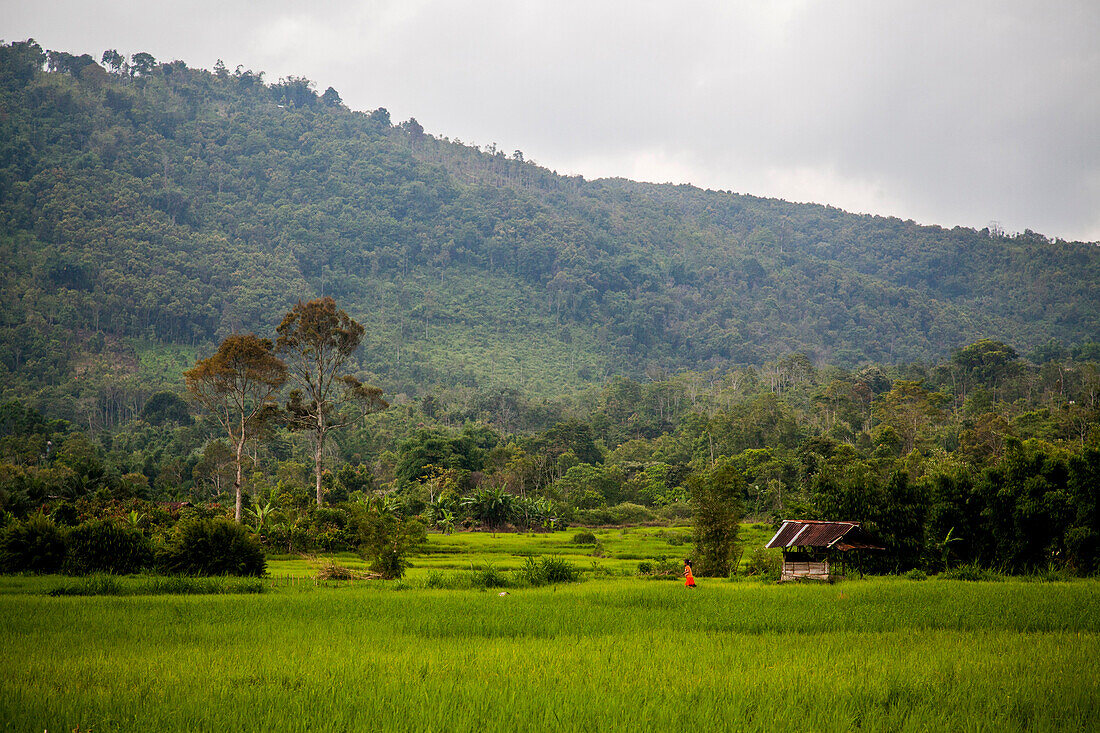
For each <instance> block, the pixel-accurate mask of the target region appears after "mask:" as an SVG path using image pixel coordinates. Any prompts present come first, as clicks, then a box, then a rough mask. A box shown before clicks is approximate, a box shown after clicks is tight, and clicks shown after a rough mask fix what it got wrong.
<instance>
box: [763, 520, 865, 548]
mask: <svg viewBox="0 0 1100 733" xmlns="http://www.w3.org/2000/svg"><path fill="white" fill-rule="evenodd" d="M764 547H766V548H768V549H773V548H777V547H778V548H786V547H819V548H824V549H830V550H842V551H846V550H882V549H885V548H883V546H882V545H880V544H879V543H878V542H876V541H875V539H874V538H873V537H871V535H869V534H867V532H865V531H864V530H863V528H862V527H860V526H859V522H823V521H819V520H815V519H786V520H784V521H783V524H782V525H780V527H779V531H778V532H776V533H775V536H774V537H772V538H771V539H770V540H769V541H768V544H766V545H764Z"/></svg>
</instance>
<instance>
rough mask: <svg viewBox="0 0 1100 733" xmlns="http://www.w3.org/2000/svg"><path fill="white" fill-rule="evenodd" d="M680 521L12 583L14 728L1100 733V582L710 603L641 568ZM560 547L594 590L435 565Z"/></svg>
mask: <svg viewBox="0 0 1100 733" xmlns="http://www.w3.org/2000/svg"><path fill="white" fill-rule="evenodd" d="M657 531H658V530H650V529H646V530H641V529H636V530H631V531H628V532H627V533H626V534H625V535H623V534H622V533H621V530H608V531H606V532H605V533H604V534H603V536H602V537H600V536H599V534H600V533H597V535H598V538H599V539H600V544H601V545H602V549H603V554H606V555H607V556H606V557H603V558H594V557H592V556H591V554H590V553H591V552H592V548H591V547H590V546H589V547H576V546H572V544H571V538H572V533H571V532H567V533H559V535H560V536H553V535H540V536H537V537H535V538H530V537H527V536H525V535H497V536H496V537H493V536H492V535H454V536H451V537H447V538H444V537H442V536H433V537H432V538H431V540H432V542H431V544H430V545H429V550H430V552H429V553H427V554H425V555H424V556H422V557H419V558H417V559H416V560H415V567H414V568H413V569H412V570H411V571H410V575H409V578H408V579H407V580H405V581H402V582H400V583H382V582H377V581H373V582H329V583H321V584H315V583H287V582H285V580H286V579H287V578H289V577H292V576H295V575H296V574H298V573H299V572H301V571H305V570H308V569H309V567H310V564H309V561H307V560H299V559H295V560H275V561H273V562H272V563H271V573H272V576H273V579H272V580H269V581H267V582H268V587H267V588H266V589H265V592H263V593H259V594H256V593H232V592H217V593H212V594H188V595H151V594H142V593H140V592H132V593H126V594H120V595H108V596H91V597H89V596H81V597H73V596H61V597H51V596H49V595H47V592H48V591H49V590H50V589H51V588H52V587H54V586H57V585H60V584H61V583H62V581H63V580H64V579H58V578H3V579H0V590H2V591H3V593H2V594H0V664H2V665H3V672H2V673H0V720H2V721H3V728H4V729H5V730H17V731H42V730H50V731H61V730H65V731H71V730H74V729H79V730H81V731H87V730H93V731H107V730H152V729H155V730H169V731H176V730H179V731H183V730H188V731H192V730H196V731H214V730H218V731H224V730H245V731H251V730H256V731H259V730H280V731H305V730H309V731H358V730H416V731H423V730H435V731H465V730H469V731H473V730H488V731H497V730H501V731H503V730H546V729H550V730H592V731H605V730H606V731H621V730H762V731H763V730H777V729H779V730H807V731H809V730H813V731H823V730H851V729H856V728H859V729H861V730H914V731H916V730H998V731H1000V730H1024V729H1027V730H1088V729H1095V728H1096V725H1097V721H1100V692H1098V684H1097V683H1098V673H1097V671H1096V667H1095V661H1094V660H1095V659H1096V658H1097V657H1098V655H1100V582H1097V581H1077V582H1070V583H1031V582H1021V581H1015V580H1009V581H1005V582H998V583H967V582H960V581H948V580H936V579H933V580H928V581H923V582H914V581H909V580H904V579H899V578H875V579H866V580H852V581H845V582H841V583H838V584H836V585H800V586H790V585H787V586H777V585H774V584H765V583H760V582H753V581H741V582H735V581H729V580H708V579H701V580H700V587H699V588H698V589H696V590H694V591H689V590H687V589H685V588H683V587H682V586H681V585H680V584H679V583H661V582H650V581H646V580H642V579H638V578H636V577H628V576H627V572H628V571H629V572H632V567H636V565H637V562H638V560H634V559H627V558H626V557H624V556H628V555H630V556H633V555H639V556H640V557H641V559H645V558H651V559H656V556H655V554H656V552H657V551H661V552H665V551H666V550H665V546H666V545H668V542H667V537H668V535H667V534H666V535H664V536H658V535H656V532H657ZM616 533H618V534H616ZM673 540H674V541H675V538H673ZM448 548H449V549H448ZM555 550H556V551H558V554H560V555H561V556H562V557H568V558H572V559H573V560H574V561H575V562H576V563H577V565H578V566H579V567H581V568H582V569H585V570H586V571H587V572H586V573H585V578H586V579H585V580H584V581H582V582H580V583H575V584H567V585H557V586H549V587H542V588H525V587H514V588H509V589H508V590H507V591H506V592H507V593H508V595H499V594H498V591H497V590H496V589H493V590H488V591H486V590H437V589H432V588H430V587H427V586H428V584H427V582H426V580H427V579H428V577H429V574H431V573H462V572H468V568H469V567H471V566H480V565H484V564H486V563H492V564H493V565H494V566H495V567H498V568H499V569H500V570H501V571H502V572H505V573H507V572H510V571H512V570H514V569H518V568H519V566H520V565H521V564H522V561H523V558H524V557H525V556H527V555H528V554H529V553H532V552H533V553H535V554H551V551H555ZM671 550H673V551H676V554H675V555H672V552H669V553H668V554H669V555H670V556H673V557H681V556H682V555H683V552H681V551H680V550H681V548H680V547H679V546H676V545H672V546H671ZM593 561H595V562H597V563H603V564H604V565H605V566H606V570H592V569H591V562H593ZM585 563H587V565H586V564H585ZM620 573H621V574H620ZM280 578H281V579H282V581H280ZM122 582H123V584H131V585H134V586H140V585H141V583H143V582H144V581H143V580H142V579H140V578H137V579H122ZM500 592H505V591H500Z"/></svg>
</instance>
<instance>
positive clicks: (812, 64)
mask: <svg viewBox="0 0 1100 733" xmlns="http://www.w3.org/2000/svg"><path fill="white" fill-rule="evenodd" d="M0 37H2V38H3V39H4V40H6V41H11V40H22V39H25V38H27V37H33V38H35V39H37V40H38V42H39V43H40V44H42V46H43V47H45V48H49V49H57V50H66V51H69V52H72V53H85V52H87V53H91V54H93V55H94V56H95V57H96V58H97V59H98V58H99V57H100V55H101V54H102V52H103V51H104V49H107V48H117V49H118V50H119V51H122V52H123V53H126V54H130V53H133V52H136V51H148V52H149V53H152V54H153V55H154V56H155V57H156V58H157V59H158V60H161V61H167V60H172V59H182V60H183V61H185V62H186V63H187V64H188V65H189V66H198V67H205V68H210V67H212V66H213V65H214V63H215V61H216V60H217V59H219V58H221V59H224V60H225V63H226V65H227V66H229V68H230V69H233V68H234V67H236V66H237V65H238V64H241V65H243V66H244V67H245V68H250V69H253V70H255V71H261V70H262V71H265V72H266V73H267V76H266V79H267V80H268V81H276V80H277V79H278V78H279V77H282V76H286V75H301V76H307V77H309V78H310V79H312V80H314V81H315V82H316V83H317V87H318V91H323V90H324V89H325V88H326V87H328V86H333V87H335V88H336V89H337V90H338V91H339V92H340V94H341V96H342V97H343V99H344V101H345V103H346V104H347V105H348V106H349V107H351V108H352V109H360V110H370V109H374V108H377V107H386V108H387V109H389V110H390V113H391V115H392V117H393V119H394V121H395V122H396V121H400V120H404V119H407V118H408V117H416V118H417V120H419V121H420V123H421V124H423V125H424V127H425V129H426V130H427V131H428V132H430V133H432V134H436V135H440V136H443V135H445V136H448V137H450V138H452V139H455V138H458V139H461V140H463V141H465V142H476V143H479V144H482V145H484V144H488V143H493V142H495V143H497V144H498V145H499V146H500V147H502V148H504V149H505V150H507V151H509V152H511V151H512V150H515V149H520V150H522V151H523V152H524V154H525V155H526V156H527V157H529V158H533V159H534V160H536V161H537V162H539V163H540V164H542V165H545V166H547V167H549V168H552V169H555V170H557V171H558V172H561V173H570V174H573V173H580V174H582V175H584V176H585V177H588V178H595V177H602V176H623V177H627V178H634V179H637V180H645V181H654V182H665V181H672V182H676V183H681V182H686V183H693V184H695V185H698V186H702V187H706V188H716V189H730V190H733V191H736V192H740V193H751V194H756V195H762V196H775V197H780V198H785V199H788V200H792V201H814V202H820V203H828V204H833V205H835V206H839V207H842V208H845V209H848V210H850V211H857V212H867V213H878V214H888V215H895V216H900V217H902V218H907V219H908V218H912V219H915V220H917V221H919V222H921V223H928V224H942V225H945V226H953V225H955V224H963V225H967V226H974V227H977V228H981V227H983V226H986V225H987V224H988V223H989V222H990V221H999V222H1000V223H1001V224H1002V225H1003V226H1004V227H1005V228H1006V229H1008V230H1010V231H1019V230H1023V229H1025V228H1030V229H1033V230H1036V231H1040V232H1043V233H1045V234H1048V235H1051V236H1058V237H1063V238H1067V239H1085V240H1100V2H1098V1H1097V0H1083V1H1081V2H1058V0H1045V1H1043V2H1011V1H1009V0H991V1H990V2H968V1H966V0H955V1H951V2H935V1H933V0H919V1H917V2H889V1H888V0H867V1H866V2H828V1H826V0H817V1H812V0H759V1H758V2H737V1H736V0H725V1H721V0H719V1H715V2H691V1H690V0H679V1H671V0H666V1H664V2H644V1H640V0H631V1H630V2H598V1H596V0H587V1H582V2H571V1H569V0H557V1H555V2H538V3H536V2H522V1H521V0H508V1H505V2H491V1H486V2H465V1H461V0H451V1H436V2H431V1H429V0H395V1H390V0H376V1H374V2H364V1H362V0H343V1H342V2H328V1H326V0H313V1H312V2H278V1H274V0H272V1H269V2H229V1H227V0H219V1H218V2H174V3H171V4H162V3H158V2H155V1H154V2H149V0H144V1H143V2H130V1H128V0H115V2H111V3H100V2H91V1H89V0H82V1H80V2H70V1H69V0H48V1H39V2H36V1H32V0H20V1H19V2H12V1H11V0H0Z"/></svg>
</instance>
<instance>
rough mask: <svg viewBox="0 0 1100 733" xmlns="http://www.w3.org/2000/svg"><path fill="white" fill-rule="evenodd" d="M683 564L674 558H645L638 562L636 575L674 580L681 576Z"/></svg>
mask: <svg viewBox="0 0 1100 733" xmlns="http://www.w3.org/2000/svg"><path fill="white" fill-rule="evenodd" d="M682 572H683V565H682V564H681V563H679V562H677V561H676V560H669V559H667V558H661V559H660V560H658V561H657V562H650V561H649V560H646V561H644V562H640V563H638V575H641V576H642V577H645V578H654V579H659V580H676V579H678V578H680V577H681V573H682Z"/></svg>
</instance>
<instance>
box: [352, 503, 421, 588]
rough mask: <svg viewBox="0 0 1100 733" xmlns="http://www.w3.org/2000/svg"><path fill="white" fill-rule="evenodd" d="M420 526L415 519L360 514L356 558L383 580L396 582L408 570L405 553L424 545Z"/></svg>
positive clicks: (378, 514)
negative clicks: (360, 559)
mask: <svg viewBox="0 0 1100 733" xmlns="http://www.w3.org/2000/svg"><path fill="white" fill-rule="evenodd" d="M426 534H427V533H426V532H425V530H424V525H422V524H421V523H420V522H418V521H417V520H415V519H408V518H403V517H397V516H394V515H393V514H389V513H388V512H384V511H376V510H371V511H369V512H366V513H364V515H363V516H362V517H361V519H360V522H359V538H360V542H361V544H360V546H359V554H360V555H362V556H363V558H364V559H366V560H369V561H370V569H371V570H373V571H374V572H376V573H378V574H379V575H381V576H382V577H383V578H385V579H386V580H397V579H398V578H400V577H401V576H402V575H404V574H405V568H407V567H408V566H409V562H408V560H407V559H406V558H407V556H408V555H409V553H411V552H412V551H413V550H415V549H416V548H417V547H419V546H420V545H421V543H423V542H424V539H425V537H426Z"/></svg>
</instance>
